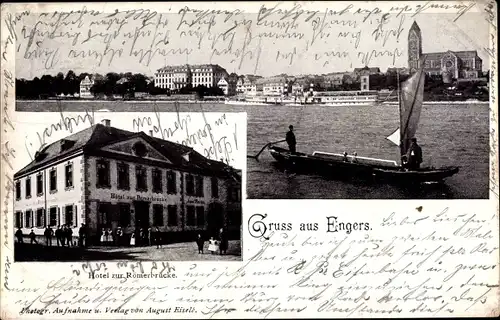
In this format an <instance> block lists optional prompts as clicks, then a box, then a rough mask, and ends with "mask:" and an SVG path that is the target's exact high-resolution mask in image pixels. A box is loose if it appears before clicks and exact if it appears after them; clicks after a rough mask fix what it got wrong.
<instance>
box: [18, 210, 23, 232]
mask: <svg viewBox="0 0 500 320" xmlns="http://www.w3.org/2000/svg"><path fill="white" fill-rule="evenodd" d="M23 216H24V214H23V212H22V211H19V222H20V223H19V227H21V228H24V219H23Z"/></svg>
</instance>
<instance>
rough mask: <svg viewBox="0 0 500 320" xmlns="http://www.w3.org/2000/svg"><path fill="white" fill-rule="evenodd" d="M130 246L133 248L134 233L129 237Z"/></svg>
mask: <svg viewBox="0 0 500 320" xmlns="http://www.w3.org/2000/svg"><path fill="white" fill-rule="evenodd" d="M130 245H131V246H135V232H132V235H131V236H130Z"/></svg>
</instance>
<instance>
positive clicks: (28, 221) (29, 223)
mask: <svg viewBox="0 0 500 320" xmlns="http://www.w3.org/2000/svg"><path fill="white" fill-rule="evenodd" d="M32 218H33V212H32V211H31V210H30V209H28V210H26V212H25V213H24V226H25V227H26V228H31V227H33V220H32Z"/></svg>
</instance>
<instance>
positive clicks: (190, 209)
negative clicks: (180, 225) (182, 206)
mask: <svg viewBox="0 0 500 320" xmlns="http://www.w3.org/2000/svg"><path fill="white" fill-rule="evenodd" d="M186 208H187V215H186V225H187V226H194V225H195V216H194V206H193V205H187V206H186Z"/></svg>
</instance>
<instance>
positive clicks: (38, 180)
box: [36, 173, 43, 196]
mask: <svg viewBox="0 0 500 320" xmlns="http://www.w3.org/2000/svg"><path fill="white" fill-rule="evenodd" d="M42 194H43V175H42V174H41V173H39V174H37V175H36V195H37V196H41V195H42Z"/></svg>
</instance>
